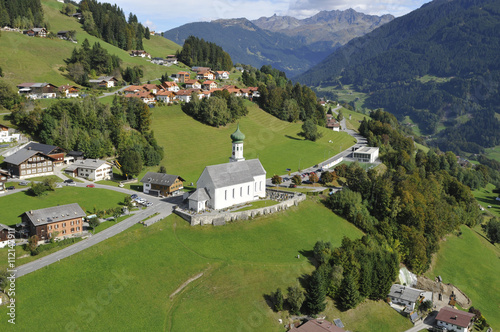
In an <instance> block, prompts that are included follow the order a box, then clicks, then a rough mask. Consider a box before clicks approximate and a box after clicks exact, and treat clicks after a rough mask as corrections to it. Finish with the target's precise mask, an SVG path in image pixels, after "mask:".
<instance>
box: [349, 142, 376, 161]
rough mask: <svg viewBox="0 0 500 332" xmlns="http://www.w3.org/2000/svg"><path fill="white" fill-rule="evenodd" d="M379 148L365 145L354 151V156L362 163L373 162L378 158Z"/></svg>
mask: <svg viewBox="0 0 500 332" xmlns="http://www.w3.org/2000/svg"><path fill="white" fill-rule="evenodd" d="M378 152H379V148H374V147H369V146H365V147H362V148H360V149H357V150H356V151H354V152H353V153H352V157H353V158H354V159H356V160H357V161H359V162H361V163H373V162H375V160H377V158H378Z"/></svg>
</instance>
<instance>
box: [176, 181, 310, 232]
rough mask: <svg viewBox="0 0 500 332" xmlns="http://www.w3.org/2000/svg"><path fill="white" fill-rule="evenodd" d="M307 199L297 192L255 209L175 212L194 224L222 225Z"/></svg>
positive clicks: (281, 208)
mask: <svg viewBox="0 0 500 332" xmlns="http://www.w3.org/2000/svg"><path fill="white" fill-rule="evenodd" d="M267 191H268V192H269V191H271V192H273V193H282V194H285V195H289V194H290V192H289V191H283V190H276V189H267ZM305 199H306V195H304V194H302V193H297V194H295V195H293V197H292V198H290V199H287V200H285V201H282V202H280V203H278V204H276V205H273V206H269V207H263V208H258V209H253V210H247V211H240V212H218V213H217V212H215V213H202V214H191V213H189V212H188V211H184V210H182V209H178V208H177V209H175V210H174V213H175V214H177V215H178V216H180V217H181V218H183V219H184V220H186V221H187V222H189V223H190V224H191V226H194V225H214V226H220V225H225V224H226V223H228V222H231V221H236V220H248V219H250V218H254V217H257V216H262V215H267V214H272V213H275V212H279V211H284V210H287V209H288V208H290V207H292V206H297V205H299V203H300V202H302V201H304V200H305Z"/></svg>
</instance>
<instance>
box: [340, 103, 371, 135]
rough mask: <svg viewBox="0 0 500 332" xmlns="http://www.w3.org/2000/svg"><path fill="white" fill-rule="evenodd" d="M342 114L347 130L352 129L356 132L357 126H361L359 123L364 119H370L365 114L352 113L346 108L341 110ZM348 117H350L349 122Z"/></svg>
mask: <svg viewBox="0 0 500 332" xmlns="http://www.w3.org/2000/svg"><path fill="white" fill-rule="evenodd" d="M342 114H344V117H345V123H346V126H347V129H353V130H356V131H357V130H358V129H359V126H360V125H361V123H360V121H363V119H364V118H366V119H367V120H369V119H370V116H369V115H367V114H363V113H358V112H354V111H351V110H348V109H347V108H342ZM349 115H351V119H350V120H349Z"/></svg>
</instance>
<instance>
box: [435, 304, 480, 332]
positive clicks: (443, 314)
mask: <svg viewBox="0 0 500 332" xmlns="http://www.w3.org/2000/svg"><path fill="white" fill-rule="evenodd" d="M472 318H474V314H471V313H469V312H465V311H461V310H457V309H455V308H450V307H443V308H441V310H439V313H438V314H437V316H436V322H437V325H438V326H441V327H444V328H446V331H456V332H469V331H471V330H472V322H471V321H472Z"/></svg>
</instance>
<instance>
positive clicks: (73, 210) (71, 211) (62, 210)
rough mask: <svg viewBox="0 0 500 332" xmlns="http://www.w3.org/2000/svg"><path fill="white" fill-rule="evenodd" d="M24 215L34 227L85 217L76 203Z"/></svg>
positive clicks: (28, 212) (33, 211) (27, 212)
mask: <svg viewBox="0 0 500 332" xmlns="http://www.w3.org/2000/svg"><path fill="white" fill-rule="evenodd" d="M24 214H26V216H27V217H28V219H29V220H30V221H31V223H32V224H33V225H35V226H40V225H45V224H50V223H53V222H57V221H64V220H68V219H74V218H80V217H85V216H86V214H85V212H84V211H83V210H82V208H81V207H80V205H78V203H72V204H67V205H60V206H52V207H49V208H45V209H40V210H32V211H26V212H24Z"/></svg>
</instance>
